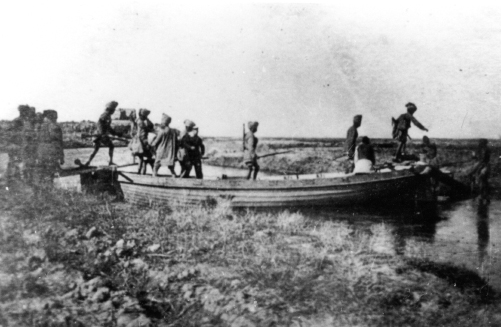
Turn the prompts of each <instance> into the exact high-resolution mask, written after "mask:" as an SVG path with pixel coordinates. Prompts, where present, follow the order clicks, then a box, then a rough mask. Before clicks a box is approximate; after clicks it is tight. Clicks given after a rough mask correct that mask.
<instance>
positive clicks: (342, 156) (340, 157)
mask: <svg viewBox="0 0 501 327" xmlns="http://www.w3.org/2000/svg"><path fill="white" fill-rule="evenodd" d="M342 158H348V155H347V154H343V155H341V156H338V157H336V158H334V159H332V161H336V160H339V159H342Z"/></svg>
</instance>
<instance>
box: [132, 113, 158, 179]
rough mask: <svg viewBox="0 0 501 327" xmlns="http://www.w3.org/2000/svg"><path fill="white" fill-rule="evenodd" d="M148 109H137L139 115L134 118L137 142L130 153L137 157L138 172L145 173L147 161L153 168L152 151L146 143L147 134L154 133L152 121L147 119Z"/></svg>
mask: <svg viewBox="0 0 501 327" xmlns="http://www.w3.org/2000/svg"><path fill="white" fill-rule="evenodd" d="M149 114H150V111H149V110H148V109H139V117H138V118H137V120H136V126H137V143H136V147H135V149H133V150H132V155H133V156H137V157H138V158H139V168H138V174H141V173H142V174H143V175H144V174H146V166H147V164H148V163H149V164H150V165H151V168H152V169H153V161H152V157H153V151H152V148H151V146H150V145H149V144H148V134H149V133H154V132H155V128H154V126H153V123H152V122H151V121H150V120H149V119H148V116H149Z"/></svg>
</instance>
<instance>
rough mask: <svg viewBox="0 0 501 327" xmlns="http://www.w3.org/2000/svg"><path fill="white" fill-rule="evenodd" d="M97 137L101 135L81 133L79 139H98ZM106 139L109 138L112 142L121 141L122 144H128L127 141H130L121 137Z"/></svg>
mask: <svg viewBox="0 0 501 327" xmlns="http://www.w3.org/2000/svg"><path fill="white" fill-rule="evenodd" d="M99 136H101V135H97V134H86V133H82V135H81V138H82V139H86V138H90V137H99ZM108 137H109V138H110V139H112V140H117V141H123V142H128V141H130V139H127V138H123V137H118V136H111V135H108Z"/></svg>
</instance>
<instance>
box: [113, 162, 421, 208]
mask: <svg viewBox="0 0 501 327" xmlns="http://www.w3.org/2000/svg"><path fill="white" fill-rule="evenodd" d="M424 180H425V179H424V178H423V176H419V175H417V174H415V173H413V172H412V171H410V170H401V171H396V170H393V171H385V172H378V173H371V174H360V175H358V174H348V175H344V174H343V175H340V174H313V175H291V176H266V177H263V178H262V179H259V180H246V179H244V178H227V177H226V176H222V177H221V178H215V179H192V178H188V179H179V178H172V177H171V176H158V177H152V176H151V175H139V174H137V173H133V172H127V171H118V173H117V178H116V181H117V182H118V187H119V189H120V192H122V194H123V196H124V198H125V200H126V201H128V202H129V203H132V204H137V205H157V206H186V205H198V204H201V203H215V202H220V201H225V202H226V203H228V204H229V206H230V207H233V208H259V207H298V206H325V205H346V204H358V203H362V204H365V203H374V202H376V203H377V202H378V201H379V202H381V201H385V203H388V202H389V201H390V200H392V199H403V198H405V196H407V195H408V196H410V197H411V198H412V196H413V195H414V194H415V193H416V191H417V190H418V189H419V187H420V186H421V185H422V184H423V181H424Z"/></svg>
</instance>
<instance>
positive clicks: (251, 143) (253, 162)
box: [244, 121, 259, 180]
mask: <svg viewBox="0 0 501 327" xmlns="http://www.w3.org/2000/svg"><path fill="white" fill-rule="evenodd" d="M258 125H259V123H258V122H257V121H250V122H249V123H248V127H249V131H248V132H247V133H246V134H245V138H244V162H245V165H246V166H247V167H248V168H249V173H248V174H247V179H250V178H251V176H252V171H254V176H253V179H254V180H255V179H256V177H257V174H258V173H259V165H258V163H257V159H258V156H257V154H256V149H257V143H258V141H259V140H258V138H257V137H256V136H255V135H254V134H255V133H256V132H257V127H258Z"/></svg>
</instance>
